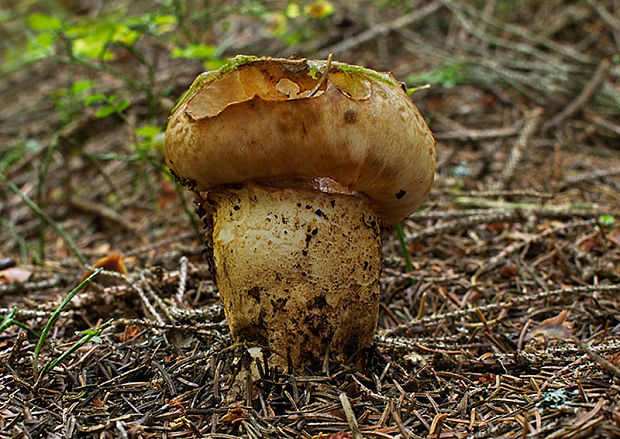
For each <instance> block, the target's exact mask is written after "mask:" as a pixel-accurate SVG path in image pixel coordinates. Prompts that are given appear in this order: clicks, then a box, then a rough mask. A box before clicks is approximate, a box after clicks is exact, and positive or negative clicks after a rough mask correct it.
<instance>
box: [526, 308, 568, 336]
mask: <svg viewBox="0 0 620 439" xmlns="http://www.w3.org/2000/svg"><path fill="white" fill-rule="evenodd" d="M567 317H568V310H566V309H565V310H563V311H562V312H561V313H560V314H558V315H557V316H555V317H551V318H548V319H547V320H544V321H543V322H542V323H540V324H539V325H537V326H535V327H534V328H532V330H531V331H530V332H529V333H528V334H527V335H526V336H525V340H526V341H529V340H532V339H534V338H542V339H544V340H545V341H546V340H550V339H559V340H568V339H570V338H571V331H572V329H573V324H572V322H567V321H566V318H567Z"/></svg>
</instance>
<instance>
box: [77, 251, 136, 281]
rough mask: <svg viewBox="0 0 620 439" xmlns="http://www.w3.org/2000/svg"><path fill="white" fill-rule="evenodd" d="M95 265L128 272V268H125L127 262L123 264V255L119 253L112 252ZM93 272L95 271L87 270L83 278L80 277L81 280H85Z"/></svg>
mask: <svg viewBox="0 0 620 439" xmlns="http://www.w3.org/2000/svg"><path fill="white" fill-rule="evenodd" d="M93 267H95V268H103V269H104V270H108V271H116V272H117V273H120V274H127V269H126V268H125V264H123V257H122V255H120V254H119V253H110V254H109V255H108V256H106V257H104V258H101V259H99V260H98V261H97V262H95V263H94V264H93ZM91 274H93V271H92V270H87V271H86V273H84V275H83V276H82V279H80V282H84V280H85V279H86V278H87V277H88V276H90V275H91Z"/></svg>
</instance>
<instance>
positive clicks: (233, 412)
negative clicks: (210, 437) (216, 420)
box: [220, 407, 245, 422]
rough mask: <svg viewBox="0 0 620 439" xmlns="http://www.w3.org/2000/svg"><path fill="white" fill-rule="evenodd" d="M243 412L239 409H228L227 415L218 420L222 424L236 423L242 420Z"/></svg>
mask: <svg viewBox="0 0 620 439" xmlns="http://www.w3.org/2000/svg"><path fill="white" fill-rule="evenodd" d="M244 416H245V411H244V410H243V409H242V408H241V407H235V408H233V409H230V410H229V411H228V413H226V414H225V415H224V416H222V417H221V418H220V421H223V422H238V421H240V420H242V419H244Z"/></svg>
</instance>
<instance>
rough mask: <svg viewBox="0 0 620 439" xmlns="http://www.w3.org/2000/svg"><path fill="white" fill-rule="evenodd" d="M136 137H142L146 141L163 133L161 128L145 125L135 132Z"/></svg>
mask: <svg viewBox="0 0 620 439" xmlns="http://www.w3.org/2000/svg"><path fill="white" fill-rule="evenodd" d="M134 132H135V134H136V136H141V137H144V138H146V139H152V138H153V137H155V136H156V135H157V134H159V133H160V132H161V127H159V126H155V125H145V126H143V127H140V128H138V129H137V130H136V131H134Z"/></svg>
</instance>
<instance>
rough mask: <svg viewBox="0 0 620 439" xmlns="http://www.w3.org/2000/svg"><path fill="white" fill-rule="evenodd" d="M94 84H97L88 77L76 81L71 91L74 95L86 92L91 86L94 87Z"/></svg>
mask: <svg viewBox="0 0 620 439" xmlns="http://www.w3.org/2000/svg"><path fill="white" fill-rule="evenodd" d="M94 85H95V83H94V82H93V81H90V80H88V79H83V80H81V81H76V82H74V83H73V85H72V86H71V93H72V94H73V95H74V96H77V95H79V94H80V93H84V92H85V91H88V90H90V89H91V88H93V86H94Z"/></svg>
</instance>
